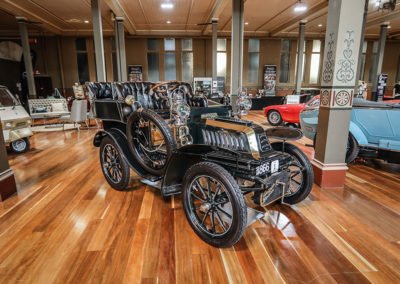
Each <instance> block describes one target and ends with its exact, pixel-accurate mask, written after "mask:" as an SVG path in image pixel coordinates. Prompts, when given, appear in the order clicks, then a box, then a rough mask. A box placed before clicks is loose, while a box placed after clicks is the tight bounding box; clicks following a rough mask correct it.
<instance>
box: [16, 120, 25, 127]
mask: <svg viewBox="0 0 400 284" xmlns="http://www.w3.org/2000/svg"><path fill="white" fill-rule="evenodd" d="M25 124H26V122H25V121H22V122H17V123H16V124H15V126H16V127H21V126H25Z"/></svg>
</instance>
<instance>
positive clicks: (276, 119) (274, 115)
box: [267, 110, 282, 126]
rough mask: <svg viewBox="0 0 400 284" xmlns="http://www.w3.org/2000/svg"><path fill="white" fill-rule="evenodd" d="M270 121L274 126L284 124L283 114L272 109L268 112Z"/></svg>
mask: <svg viewBox="0 0 400 284" xmlns="http://www.w3.org/2000/svg"><path fill="white" fill-rule="evenodd" d="M267 118H268V122H269V124H271V125H272V126H278V125H281V124H282V116H281V114H280V113H279V111H277V110H270V111H269V112H268V114H267Z"/></svg>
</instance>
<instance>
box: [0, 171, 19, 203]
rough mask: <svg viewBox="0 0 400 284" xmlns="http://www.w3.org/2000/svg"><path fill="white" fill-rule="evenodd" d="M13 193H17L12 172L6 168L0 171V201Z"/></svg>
mask: <svg viewBox="0 0 400 284" xmlns="http://www.w3.org/2000/svg"><path fill="white" fill-rule="evenodd" d="M14 193H17V185H16V184H15V178H14V172H13V171H12V170H11V169H8V170H6V171H4V172H2V173H0V201H4V200H6V199H7V198H9V197H10V196H11V195H13V194H14Z"/></svg>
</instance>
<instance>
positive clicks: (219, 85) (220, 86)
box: [217, 76, 225, 93]
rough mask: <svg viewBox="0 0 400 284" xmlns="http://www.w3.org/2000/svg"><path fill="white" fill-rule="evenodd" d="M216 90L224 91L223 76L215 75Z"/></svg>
mask: <svg viewBox="0 0 400 284" xmlns="http://www.w3.org/2000/svg"><path fill="white" fill-rule="evenodd" d="M217 92H222V93H225V77H224V76H217Z"/></svg>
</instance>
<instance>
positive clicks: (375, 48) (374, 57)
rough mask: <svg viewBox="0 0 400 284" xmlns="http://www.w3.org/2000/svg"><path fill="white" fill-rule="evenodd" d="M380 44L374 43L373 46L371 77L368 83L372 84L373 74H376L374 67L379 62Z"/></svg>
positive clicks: (370, 67)
mask: <svg viewBox="0 0 400 284" xmlns="http://www.w3.org/2000/svg"><path fill="white" fill-rule="evenodd" d="M378 44H379V43H378V42H377V41H374V43H373V45H372V55H371V62H370V66H369V76H368V82H370V83H371V82H372V79H373V78H374V75H373V74H372V73H374V71H373V70H374V66H375V65H376V64H377V60H378Z"/></svg>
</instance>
